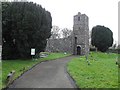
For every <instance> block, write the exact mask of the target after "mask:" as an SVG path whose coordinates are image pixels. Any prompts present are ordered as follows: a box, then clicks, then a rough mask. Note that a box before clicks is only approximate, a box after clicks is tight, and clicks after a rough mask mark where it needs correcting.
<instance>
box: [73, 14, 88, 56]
mask: <svg viewBox="0 0 120 90" xmlns="http://www.w3.org/2000/svg"><path fill="white" fill-rule="evenodd" d="M73 22H74V25H73V54H74V55H86V54H87V53H88V52H89V25H88V16H87V15H85V14H81V13H80V12H78V14H77V15H75V16H74V20H73Z"/></svg>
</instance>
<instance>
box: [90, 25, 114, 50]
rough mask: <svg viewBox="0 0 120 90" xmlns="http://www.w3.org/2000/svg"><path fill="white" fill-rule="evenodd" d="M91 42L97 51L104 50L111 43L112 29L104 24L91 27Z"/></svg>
mask: <svg viewBox="0 0 120 90" xmlns="http://www.w3.org/2000/svg"><path fill="white" fill-rule="evenodd" d="M91 44H92V45H93V46H95V47H97V49H98V50H99V51H102V52H105V51H106V50H107V49H108V48H109V47H110V46H112V44H113V33H112V31H111V30H110V29H109V28H107V27H104V26H100V25H97V26H95V27H93V28H92V34H91Z"/></svg>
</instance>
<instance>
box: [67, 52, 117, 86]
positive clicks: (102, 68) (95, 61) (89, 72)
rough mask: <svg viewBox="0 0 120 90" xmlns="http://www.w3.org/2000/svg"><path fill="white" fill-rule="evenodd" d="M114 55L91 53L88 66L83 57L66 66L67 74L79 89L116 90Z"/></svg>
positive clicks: (115, 57)
mask: <svg viewBox="0 0 120 90" xmlns="http://www.w3.org/2000/svg"><path fill="white" fill-rule="evenodd" d="M117 57H118V55H117V54H114V53H109V54H107V53H101V52H91V54H90V55H89V57H88V60H89V62H90V65H88V63H87V61H86V59H85V56H80V57H79V58H75V59H73V60H71V61H70V62H69V63H68V64H67V70H68V72H69V74H70V75H71V76H72V77H73V79H74V80H75V81H76V84H77V86H78V87H79V88H118V65H116V59H117Z"/></svg>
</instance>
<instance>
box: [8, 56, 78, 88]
mask: <svg viewBox="0 0 120 90" xmlns="http://www.w3.org/2000/svg"><path fill="white" fill-rule="evenodd" d="M75 57H76V56H69V57H65V58H61V59H56V60H52V61H47V62H42V63H40V64H38V65H36V66H35V67H33V68H32V69H31V70H29V71H27V72H26V73H24V74H23V75H22V76H21V77H20V78H18V79H16V80H15V81H14V82H13V84H12V85H10V86H9V88H77V87H76V86H75V83H74V81H73V80H72V79H71V77H70V76H69V75H68V73H67V71H66V70H67V69H66V64H67V63H68V62H69V61H70V60H71V59H72V58H75ZM8 90H9V89H8Z"/></svg>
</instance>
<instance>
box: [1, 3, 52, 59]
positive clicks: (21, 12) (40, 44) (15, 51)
mask: <svg viewBox="0 0 120 90" xmlns="http://www.w3.org/2000/svg"><path fill="white" fill-rule="evenodd" d="M2 4H3V5H4V4H5V3H4V2H3V3H2ZM3 10H4V12H2V14H3V15H2V18H3V21H2V24H3V40H2V41H3V53H2V59H18V58H31V55H30V53H31V48H35V49H36V54H38V53H40V52H41V51H44V49H45V46H46V43H47V42H46V39H47V38H49V37H50V35H51V27H52V17H51V14H50V12H48V11H46V10H45V9H43V8H42V7H41V6H40V5H38V4H36V3H33V2H11V3H10V2H9V5H8V6H7V7H6V9H4V7H3Z"/></svg>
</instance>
